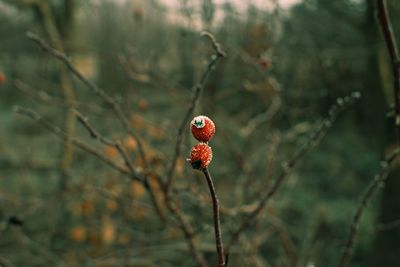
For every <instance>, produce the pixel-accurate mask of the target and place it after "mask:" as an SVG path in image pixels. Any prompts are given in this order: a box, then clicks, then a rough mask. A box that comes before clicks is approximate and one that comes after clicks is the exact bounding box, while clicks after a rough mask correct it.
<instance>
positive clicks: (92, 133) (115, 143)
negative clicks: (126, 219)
mask: <svg viewBox="0 0 400 267" xmlns="http://www.w3.org/2000/svg"><path fill="white" fill-rule="evenodd" d="M75 115H76V117H77V119H78V121H79V122H80V123H81V124H82V125H83V126H84V127H85V128H86V130H87V131H88V132H89V134H90V136H91V137H92V138H94V139H97V140H99V141H100V142H101V143H103V144H105V145H109V146H113V147H115V148H116V149H117V151H118V153H119V154H120V155H121V157H122V158H123V159H124V162H125V165H126V166H127V167H128V169H129V171H130V173H131V174H132V177H135V176H137V175H138V171H137V170H136V169H135V167H134V166H133V164H132V160H131V159H130V157H129V155H128V153H127V152H126V151H125V149H124V147H123V146H122V145H121V142H120V141H114V140H111V139H108V138H106V137H104V136H103V135H101V134H100V133H99V132H98V131H96V129H94V127H93V126H92V125H91V124H90V123H89V120H88V119H87V118H86V117H84V116H83V115H82V114H81V113H79V112H78V111H77V110H75ZM143 185H144V187H145V188H146V189H147V190H148V192H149V194H150V198H151V201H152V202H153V206H154V208H155V210H156V212H157V214H158V216H159V217H160V219H161V221H163V222H165V215H164V213H163V212H162V209H161V207H160V205H159V203H158V201H157V198H156V196H155V193H154V190H153V188H152V187H151V186H150V185H149V183H148V182H147V180H146V179H144V181H143Z"/></svg>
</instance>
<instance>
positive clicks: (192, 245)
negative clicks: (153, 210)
mask: <svg viewBox="0 0 400 267" xmlns="http://www.w3.org/2000/svg"><path fill="white" fill-rule="evenodd" d="M166 204H167V207H168V209H169V210H170V211H171V213H172V214H173V215H174V216H175V218H176V219H177V221H178V224H179V228H180V229H181V230H182V232H183V234H184V235H185V238H186V241H187V242H188V245H189V249H190V252H191V253H192V256H193V258H194V259H195V261H196V262H197V265H198V266H199V267H208V264H207V262H206V261H205V259H204V257H203V255H202V254H201V253H200V251H199V249H198V248H197V245H196V242H195V237H194V231H193V229H192V227H191V226H190V224H189V223H188V222H187V221H186V220H185V218H184V217H183V215H182V214H181V212H180V211H179V209H178V208H177V207H176V205H175V204H174V203H173V202H172V201H171V200H169V201H167V202H166Z"/></svg>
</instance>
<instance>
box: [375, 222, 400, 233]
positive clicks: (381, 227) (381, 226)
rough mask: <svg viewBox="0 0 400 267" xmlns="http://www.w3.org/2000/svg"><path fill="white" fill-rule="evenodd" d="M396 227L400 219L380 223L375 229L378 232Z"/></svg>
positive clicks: (399, 224)
mask: <svg viewBox="0 0 400 267" xmlns="http://www.w3.org/2000/svg"><path fill="white" fill-rule="evenodd" d="M397 227H400V219H398V220H395V221H392V222H388V223H381V224H379V225H378V227H376V230H377V231H379V232H382V231H390V230H393V229H395V228H397Z"/></svg>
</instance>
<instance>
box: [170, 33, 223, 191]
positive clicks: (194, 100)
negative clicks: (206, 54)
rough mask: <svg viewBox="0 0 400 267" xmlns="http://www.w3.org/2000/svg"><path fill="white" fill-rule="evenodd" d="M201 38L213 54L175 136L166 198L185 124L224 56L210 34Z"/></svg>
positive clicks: (179, 150)
mask: <svg viewBox="0 0 400 267" xmlns="http://www.w3.org/2000/svg"><path fill="white" fill-rule="evenodd" d="M202 36H205V37H207V38H208V39H209V40H210V42H211V44H212V46H213V48H214V50H215V54H214V55H213V56H212V57H211V60H210V62H209V63H208V66H207V68H206V70H205V72H204V73H203V75H202V76H201V78H200V81H199V82H198V83H197V84H196V85H195V86H194V94H193V97H192V101H191V103H190V106H189V108H188V110H187V111H186V114H185V116H184V117H183V120H182V122H181V124H180V126H179V128H178V135H177V138H176V143H175V151H174V156H173V158H172V163H171V167H170V168H169V170H168V175H167V182H166V186H165V194H166V195H167V197H169V195H170V193H171V189H172V184H173V180H174V172H175V168H176V163H177V161H178V158H179V155H180V153H181V146H182V141H183V133H184V130H185V127H186V125H187V122H188V121H189V119H190V117H191V116H192V114H193V111H194V109H195V108H196V105H197V102H198V99H199V97H200V93H201V91H202V90H203V88H204V86H205V83H206V81H207V79H208V77H209V76H210V74H211V72H212V71H213V70H214V68H215V66H216V65H217V64H218V62H219V61H220V59H221V58H223V57H225V56H226V54H225V52H224V51H222V49H221V46H220V44H219V43H217V41H216V40H215V38H214V36H213V35H212V34H211V33H209V32H202Z"/></svg>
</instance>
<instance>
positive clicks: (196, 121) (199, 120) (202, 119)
mask: <svg viewBox="0 0 400 267" xmlns="http://www.w3.org/2000/svg"><path fill="white" fill-rule="evenodd" d="M206 119H208V117H207V116H204V115H200V116H196V117H194V118H193V120H192V121H191V122H190V124H191V125H193V126H194V127H196V128H197V129H200V128H204V126H206Z"/></svg>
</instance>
